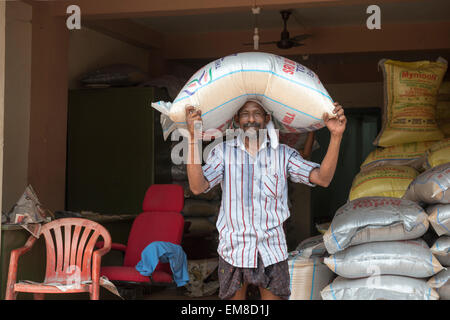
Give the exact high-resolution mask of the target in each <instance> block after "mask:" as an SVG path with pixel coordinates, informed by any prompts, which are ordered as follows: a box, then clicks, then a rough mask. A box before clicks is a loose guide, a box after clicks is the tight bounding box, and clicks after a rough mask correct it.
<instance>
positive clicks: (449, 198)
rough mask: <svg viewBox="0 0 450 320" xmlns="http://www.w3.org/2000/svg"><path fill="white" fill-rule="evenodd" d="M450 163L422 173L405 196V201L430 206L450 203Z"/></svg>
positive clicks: (409, 187)
mask: <svg viewBox="0 0 450 320" xmlns="http://www.w3.org/2000/svg"><path fill="white" fill-rule="evenodd" d="M449 188H450V162H448V163H444V164H441V165H439V166H437V167H434V168H431V169H429V170H427V171H425V172H422V173H421V174H420V175H419V176H417V178H415V179H414V180H413V181H412V182H411V184H410V185H409V186H408V189H407V190H406V192H405V195H404V196H403V198H404V199H408V200H412V201H416V202H424V203H428V204H437V203H443V204H445V203H450V191H449V190H448V189H449Z"/></svg>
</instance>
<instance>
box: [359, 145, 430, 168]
mask: <svg viewBox="0 0 450 320" xmlns="http://www.w3.org/2000/svg"><path fill="white" fill-rule="evenodd" d="M433 143H434V142H433V141H424V142H411V143H404V144H400V145H396V146H390V147H386V148H376V149H375V150H373V151H372V152H371V153H369V155H368V156H367V158H366V159H365V160H364V162H363V163H362V164H361V171H365V170H368V169H372V168H374V167H382V166H408V167H413V168H414V169H417V170H419V169H421V168H422V167H423V165H424V162H425V160H426V151H427V150H428V149H429V148H430V147H431V146H432V145H433Z"/></svg>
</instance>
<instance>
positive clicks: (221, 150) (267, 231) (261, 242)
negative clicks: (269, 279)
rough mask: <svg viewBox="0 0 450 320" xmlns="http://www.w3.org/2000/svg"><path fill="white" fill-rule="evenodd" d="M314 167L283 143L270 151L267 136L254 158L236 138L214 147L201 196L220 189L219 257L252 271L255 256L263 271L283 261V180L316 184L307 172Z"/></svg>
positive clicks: (285, 210) (285, 186) (285, 214)
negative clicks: (262, 266) (214, 189)
mask: <svg viewBox="0 0 450 320" xmlns="http://www.w3.org/2000/svg"><path fill="white" fill-rule="evenodd" d="M316 167H319V164H317V163H314V162H310V161H307V160H305V159H303V158H302V157H301V156H300V154H299V153H298V152H297V151H296V150H295V149H292V148H290V147H288V146H287V145H284V144H279V145H277V146H276V148H274V147H273V146H271V144H270V141H269V140H268V139H267V137H266V139H265V141H264V143H262V145H261V147H260V149H259V151H258V153H257V154H256V155H255V157H252V156H251V155H250V154H249V153H248V152H247V151H246V150H245V146H244V143H243V141H242V138H240V137H237V138H235V139H233V140H226V141H225V142H222V143H219V144H218V145H216V146H215V147H214V148H213V149H212V150H211V152H210V153H209V155H208V158H207V160H206V164H205V165H204V166H203V168H202V169H203V174H204V176H205V178H206V179H207V181H208V182H209V188H208V189H207V190H206V191H205V192H208V191H209V190H210V189H211V188H213V187H214V186H215V185H217V184H219V183H220V184H221V187H222V203H221V206H220V211H219V216H218V218H217V223H216V227H217V230H218V231H219V246H218V249H217V251H218V254H219V255H220V256H221V257H222V258H223V259H224V260H225V261H226V262H228V263H229V264H231V265H233V266H235V267H239V268H256V267H257V260H258V252H259V253H260V254H261V258H262V261H263V263H264V266H265V267H267V266H269V265H272V264H275V263H278V262H281V261H284V260H286V259H287V258H288V253H287V245H286V237H285V234H284V230H283V222H284V221H285V220H286V219H287V218H288V217H289V215H290V212H289V208H288V204H287V201H288V199H287V195H288V183H287V179H288V178H289V179H290V180H291V181H293V182H298V183H304V184H307V185H310V186H315V185H314V184H312V183H311V182H310V181H309V174H310V172H311V170H312V169H314V168H316Z"/></svg>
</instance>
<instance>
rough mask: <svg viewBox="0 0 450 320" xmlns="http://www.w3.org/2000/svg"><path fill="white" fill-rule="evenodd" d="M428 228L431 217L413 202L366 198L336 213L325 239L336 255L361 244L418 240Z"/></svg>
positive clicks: (331, 251) (329, 249) (357, 200)
mask: <svg viewBox="0 0 450 320" xmlns="http://www.w3.org/2000/svg"><path fill="white" fill-rule="evenodd" d="M428 226H429V222H428V216H427V214H426V213H425V211H424V210H423V209H422V207H420V206H419V205H418V204H417V203H415V202H413V201H410V200H404V199H399V198H390V197H364V198H358V199H355V200H353V201H349V202H347V203H346V204H344V205H343V206H342V207H340V208H339V209H338V210H337V211H336V214H335V216H334V217H333V220H332V221H331V224H330V227H329V228H328V230H327V231H326V232H325V234H324V235H323V240H324V243H325V247H326V248H327V251H328V253H330V254H334V253H336V252H338V251H341V250H344V249H346V248H348V247H349V246H353V245H357V244H361V243H367V242H376V241H392V240H410V239H417V238H419V237H421V236H422V235H423V234H424V233H425V232H426V231H427V229H428Z"/></svg>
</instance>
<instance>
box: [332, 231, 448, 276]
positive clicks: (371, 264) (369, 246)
mask: <svg viewBox="0 0 450 320" xmlns="http://www.w3.org/2000/svg"><path fill="white" fill-rule="evenodd" d="M324 263H325V264H326V265H327V266H328V267H329V268H330V270H332V271H333V272H334V273H336V274H338V275H340V276H342V277H344V278H363V277H370V276H371V275H374V274H378V275H399V276H407V277H414V278H425V277H430V276H432V275H435V274H436V273H438V272H440V271H441V270H442V269H443V267H442V265H441V264H440V263H439V261H438V260H437V259H436V258H435V257H434V256H433V254H432V253H431V250H430V248H429V247H428V245H427V244H426V243H425V241H423V240H422V239H416V240H403V241H383V242H370V243H363V244H359V245H356V246H352V247H349V248H347V249H345V250H343V251H339V252H337V253H335V254H334V255H331V256H330V257H327V258H325V259H324Z"/></svg>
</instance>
